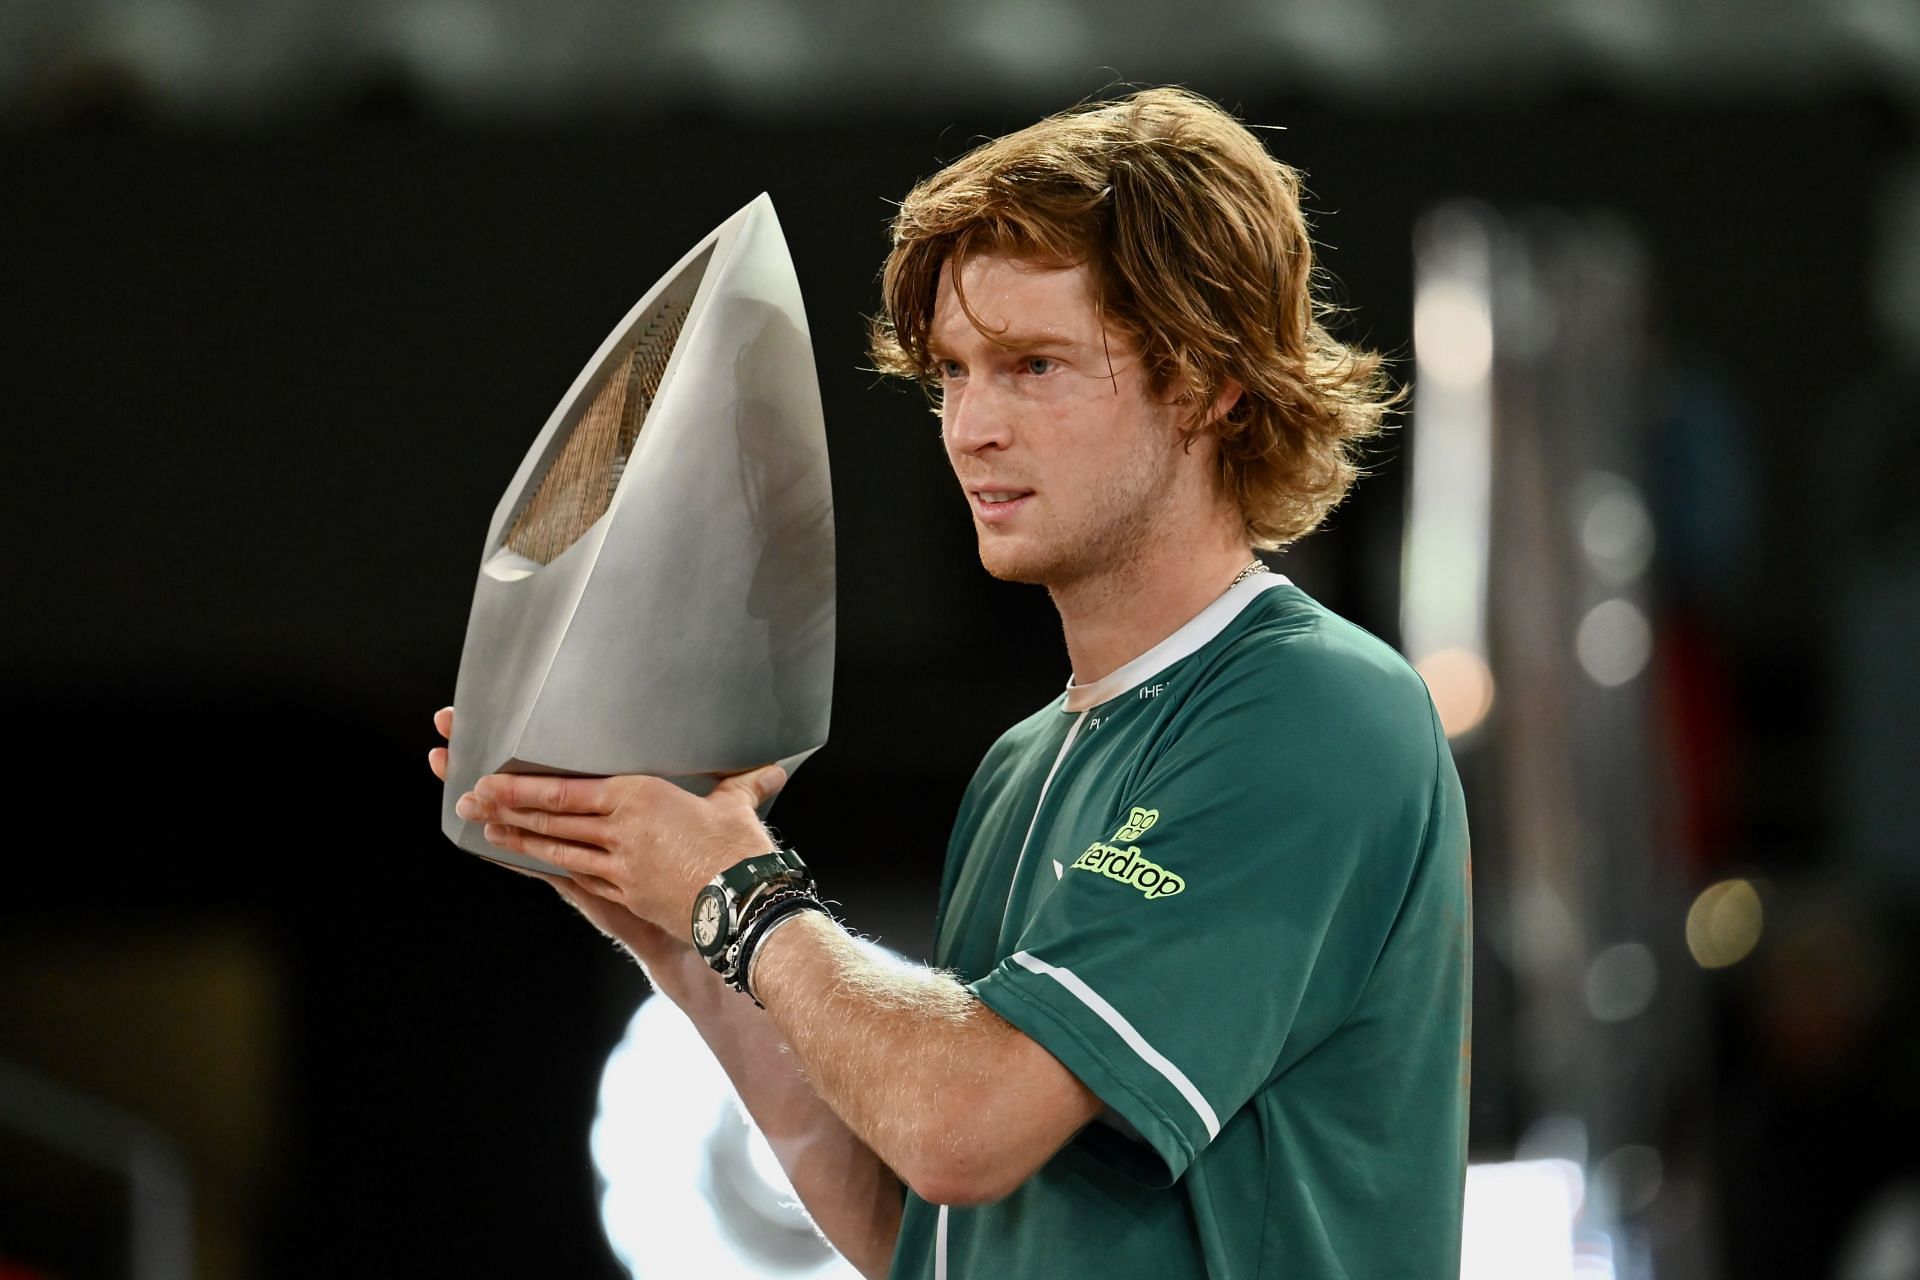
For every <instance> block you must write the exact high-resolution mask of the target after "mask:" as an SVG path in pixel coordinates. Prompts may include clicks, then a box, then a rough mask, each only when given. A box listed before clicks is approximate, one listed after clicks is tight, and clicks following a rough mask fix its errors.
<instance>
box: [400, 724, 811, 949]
mask: <svg viewBox="0 0 1920 1280" xmlns="http://www.w3.org/2000/svg"><path fill="white" fill-rule="evenodd" d="M443 717H444V718H445V720H446V722H447V726H446V727H447V728H448V729H449V730H450V729H451V727H452V724H451V722H452V715H451V712H450V711H443V712H442V713H441V715H440V716H437V717H435V723H436V724H439V723H440V721H441V719H442V718H443ZM431 763H434V764H435V771H436V772H439V773H441V774H442V775H443V776H444V772H445V756H444V753H436V754H435V755H434V757H432V760H431ZM785 783H786V773H785V772H784V771H783V770H782V769H781V768H780V767H779V766H778V765H766V766H763V767H761V768H759V769H754V770H751V771H749V772H747V773H741V774H735V775H734V776H732V777H730V778H724V779H722V780H721V782H720V783H719V785H718V786H716V787H715V788H714V789H713V791H712V792H711V793H710V794H708V795H706V796H695V795H692V794H691V793H689V792H687V791H684V790H682V789H681V788H679V787H677V786H675V785H674V784H672V783H671V782H667V781H665V780H663V779H660V778H650V777H642V776H626V777H615V778H559V777H552V776H548V775H543V774H524V773H521V774H514V773H496V774H490V775H488V776H487V777H484V778H482V779H480V781H479V782H478V783H477V784H475V786H474V789H473V790H472V791H469V792H468V793H467V794H465V795H463V796H461V797H460V800H459V802H458V803H457V804H456V805H455V806H454V809H455V812H457V813H458V814H459V815H460V816H461V817H462V818H465V819H466V820H467V821H469V822H484V823H485V824H486V826H485V828H484V830H483V834H484V835H485V837H486V839H487V840H488V842H490V843H492V844H496V845H498V846H499V847H501V848H502V849H510V850H512V851H514V852H515V853H524V854H527V855H529V856H531V857H535V858H538V859H540V860H541V861H542V862H546V863H550V864H551V865H553V866H556V867H558V868H560V869H561V870H562V871H565V872H566V873H567V875H568V876H570V877H571V878H572V882H573V885H574V886H575V887H577V888H580V889H584V890H586V891H588V892H589V893H591V894H593V895H594V896H596V897H599V898H601V899H603V900H605V901H608V902H612V903H616V904H618V905H620V906H623V907H625V908H626V909H627V910H628V911H630V912H632V913H633V914H634V915H636V916H638V917H640V918H641V919H642V920H646V921H649V922H651V923H652V924H654V925H656V926H658V927H660V928H662V929H665V930H666V931H667V932H669V933H670V934H671V935H672V936H673V937H674V938H676V939H679V940H681V941H685V940H686V939H687V937H688V935H689V933H690V921H691V918H692V910H693V900H694V898H695V896H697V895H698V894H699V892H700V888H701V886H702V885H704V884H706V883H707V881H709V880H711V879H713V877H714V876H716V875H718V874H719V873H720V872H722V871H724V870H726V869H727V868H728V867H730V866H732V865H733V864H734V863H736V862H739V861H741V860H742V859H745V858H751V857H753V856H754V855H755V854H759V853H765V852H766V851H767V850H768V849H769V848H770V847H772V844H773V838H772V837H771V836H769V835H768V834H767V829H766V828H765V827H764V826H762V825H761V823H760V818H759V815H758V813H757V810H758V809H759V808H760V807H761V806H762V805H764V804H765V803H766V802H767V801H768V800H770V799H772V798H773V796H774V795H775V793H777V792H778V791H779V790H780V788H781V787H782V786H783V785H785ZM576 905H578V904H576ZM596 923H598V921H596Z"/></svg>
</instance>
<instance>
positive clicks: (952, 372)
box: [933, 360, 966, 382]
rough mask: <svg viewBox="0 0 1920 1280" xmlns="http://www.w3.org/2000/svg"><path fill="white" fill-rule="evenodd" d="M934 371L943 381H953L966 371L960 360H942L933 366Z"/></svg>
mask: <svg viewBox="0 0 1920 1280" xmlns="http://www.w3.org/2000/svg"><path fill="white" fill-rule="evenodd" d="M933 371H934V374H935V376H936V377H938V378H939V379H940V381H942V382H952V381H953V380H954V379H955V378H958V377H960V376H961V375H962V374H964V373H965V372H966V370H965V369H962V368H961V367H960V362H959V361H958V360H942V361H940V362H939V363H937V364H935V365H934V366H933Z"/></svg>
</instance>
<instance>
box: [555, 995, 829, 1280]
mask: <svg viewBox="0 0 1920 1280" xmlns="http://www.w3.org/2000/svg"><path fill="white" fill-rule="evenodd" d="M754 1140H758V1141H759V1143H760V1145H762V1146H764V1145H765V1140H764V1139H762V1138H760V1135H759V1132H758V1131H757V1130H755V1129H753V1128H751V1126H750V1124H749V1122H748V1121H747V1120H746V1118H745V1117H744V1115H743V1114H742V1112H741V1110H740V1104H739V1100H738V1097H737V1096H736V1095H735V1093H734V1091H733V1086H732V1085H731V1084H730V1083H729V1082H728V1080H727V1077H726V1074H725V1073H724V1072H722V1071H721V1070H720V1066H719V1064H718V1063H716V1062H715V1061H714V1060H713V1055H712V1054H711V1053H709V1052H708V1050H707V1047H706V1045H705V1044H704V1043H703V1042H702V1041H701V1039H700V1035H699V1033H698V1032H696V1031H695V1030H694V1029H693V1024H692V1023H691V1022H689V1021H688V1020H687V1017H686V1015H685V1014H683V1013H681V1012H680V1010H678V1009H676V1008H675V1007H674V1006H673V1004H672V1003H671V1002H670V1001H667V1000H664V999H662V998H660V997H658V996H653V997H649V998H648V999H647V1000H645V1001H644V1002H642V1004H641V1005H640V1010H639V1012H637V1013H636V1014H634V1016H633V1021H632V1022H630V1023H628V1024H627V1034H626V1036H625V1038H624V1039H622V1040H621V1042H620V1044H619V1045H618V1046H616V1047H615V1049H614V1051H613V1053H612V1054H611V1055H609V1056H608V1058H607V1067H606V1071H605V1072H604V1073H603V1074H602V1076H601V1079H600V1109H599V1114H598V1115H596V1116H595V1117H594V1121H593V1130H592V1134H591V1137H590V1139H589V1148H590V1150H591V1152H592V1155H593V1163H594V1167H595V1169H596V1170H597V1171H598V1172H599V1175H600V1179H601V1183H602V1191H601V1195H600V1222H601V1225H602V1227H603V1228H604V1229H605V1231H606V1233H607V1241H608V1243H609V1244H611V1245H612V1246H613V1252H614V1255H615V1256H616V1257H618V1258H619V1259H620V1262H621V1264H622V1265H623V1266H625V1267H626V1269H627V1271H628V1272H629V1273H630V1274H632V1275H633V1276H634V1277H635V1280H680V1278H681V1277H686V1276H699V1277H700V1278H701V1280H767V1277H783V1278H784V1277H791V1278H792V1280H855V1278H856V1277H857V1274H858V1273H857V1272H855V1271H854V1269H853V1268H852V1267H851V1266H849V1265H848V1264H847V1263H846V1262H845V1261H844V1260H843V1259H841V1258H840V1257H839V1255H837V1254H835V1253H834V1252H833V1251H832V1250H830V1249H828V1248H827V1246H826V1245H825V1244H823V1243H821V1241H820V1239H819V1237H818V1236H817V1235H816V1234H815V1233H814V1231H813V1228H812V1226H811V1224H810V1223H809V1222H808V1220H807V1218H806V1216H805V1213H804V1212H803V1211H802V1210H801V1209H800V1208H799V1207H798V1206H797V1204H795V1203H794V1198H793V1191H792V1188H791V1187H790V1186H788V1185H787V1181H786V1178H785V1176H784V1175H783V1174H781V1173H780V1172H779V1166H778V1163H777V1162H776V1161H774V1160H773V1159H772V1152H771V1151H770V1150H769V1151H767V1152H766V1153H765V1154H764V1155H762V1156H758V1158H756V1153H755V1151H754ZM769 1165H771V1166H772V1167H771V1169H769V1167H768V1166H769ZM776 1178H777V1179H778V1180H777V1182H776V1181H775V1179H776Z"/></svg>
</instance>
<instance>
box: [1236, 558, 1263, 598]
mask: <svg viewBox="0 0 1920 1280" xmlns="http://www.w3.org/2000/svg"><path fill="white" fill-rule="evenodd" d="M1272 572H1273V570H1271V569H1269V568H1267V562H1266V561H1265V560H1255V561H1254V562H1253V563H1252V564H1250V565H1248V566H1247V567H1246V568H1244V569H1242V570H1241V571H1240V572H1239V573H1238V574H1237V575H1235V577H1234V579H1233V581H1232V582H1229V583H1228V584H1227V589H1228V590H1229V591H1231V590H1232V589H1233V588H1235V587H1237V586H1239V585H1240V584H1241V583H1243V582H1245V581H1246V580H1247V579H1248V578H1251V577H1252V576H1253V575H1254V574H1256V573H1272Z"/></svg>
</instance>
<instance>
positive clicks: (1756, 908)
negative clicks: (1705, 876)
mask: <svg viewBox="0 0 1920 1280" xmlns="http://www.w3.org/2000/svg"><path fill="white" fill-rule="evenodd" d="M1763 923H1764V920H1763V913H1762V911H1761V908H1760V891H1759V890H1758V889H1756V888H1754V886H1753V883H1752V882H1751V881H1748V880H1737V879H1736V880H1722V881H1720V882H1719V883H1718V884H1712V885H1708V886H1707V888H1706V889H1705V890H1703V891H1702V892H1701V894H1700V896H1699V897H1698V898H1695V899H1694V900H1693V906H1692V907H1691V908H1689V909H1688V911H1687V950H1688V951H1691V952H1692V953H1693V958H1694V959H1695V960H1696V961H1698V962H1699V964H1700V967H1701V968H1703V969H1724V968H1726V967H1727V966H1728V965H1732V964H1738V963H1739V962H1740V961H1742V960H1744V959H1746V958H1747V956H1748V955H1749V954H1750V953H1751V952H1752V951H1753V949H1754V947H1755V946H1757V945H1758V944H1759V942H1760V933H1761V928H1762V926H1763Z"/></svg>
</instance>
